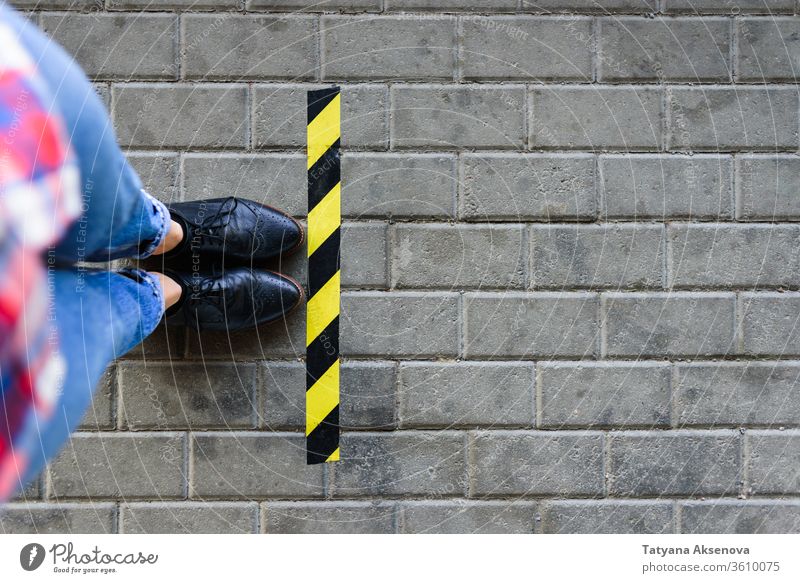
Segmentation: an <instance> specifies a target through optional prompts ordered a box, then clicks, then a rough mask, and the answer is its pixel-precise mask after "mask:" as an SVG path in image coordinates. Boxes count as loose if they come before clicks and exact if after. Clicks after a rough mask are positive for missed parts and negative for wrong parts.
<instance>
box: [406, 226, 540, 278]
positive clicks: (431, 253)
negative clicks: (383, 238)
mask: <svg viewBox="0 0 800 583" xmlns="http://www.w3.org/2000/svg"><path fill="white" fill-rule="evenodd" d="M526 261H527V242H526V240H525V232H524V228H523V226H522V225H503V226H484V225H481V226H478V225H453V224H429V225H397V227H395V229H394V236H393V242H392V261H391V265H392V286H394V287H397V288H428V287H432V288H444V289H457V288H465V287H466V288H478V289H482V288H488V289H498V288H499V289H520V288H523V287H524V285H525V263H526Z"/></svg>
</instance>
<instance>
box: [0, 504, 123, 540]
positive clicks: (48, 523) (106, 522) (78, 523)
mask: <svg viewBox="0 0 800 583" xmlns="http://www.w3.org/2000/svg"><path fill="white" fill-rule="evenodd" d="M115 512H116V509H115V507H114V504H112V503H109V502H92V503H89V504H85V503H64V502H61V503H58V504H51V503H46V502H42V503H30V502H26V503H8V504H3V507H2V508H1V509H0V532H2V533H3V534H101V533H102V534H110V533H112V532H114V514H115Z"/></svg>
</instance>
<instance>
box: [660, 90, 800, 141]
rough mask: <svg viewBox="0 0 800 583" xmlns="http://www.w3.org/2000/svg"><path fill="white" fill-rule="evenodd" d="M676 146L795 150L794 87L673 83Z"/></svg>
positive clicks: (671, 120) (671, 97)
mask: <svg viewBox="0 0 800 583" xmlns="http://www.w3.org/2000/svg"><path fill="white" fill-rule="evenodd" d="M667 101H668V109H669V111H668V120H669V122H668V123H669V131H668V133H669V136H668V147H669V148H671V149H696V150H712V151H735V150H767V151H770V150H772V151H774V150H783V149H789V150H795V149H797V145H798V138H797V124H798V121H797V120H798V106H797V91H796V90H795V89H793V88H785V87H784V88H775V87H771V88H766V89H765V88H761V87H735V88H732V87H703V88H699V87H696V88H667Z"/></svg>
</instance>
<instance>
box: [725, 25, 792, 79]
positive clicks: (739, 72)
mask: <svg viewBox="0 0 800 583" xmlns="http://www.w3.org/2000/svg"><path fill="white" fill-rule="evenodd" d="M736 34H737V47H738V50H737V52H736V56H737V59H738V60H737V63H736V77H737V79H738V80H739V81H753V82H756V83H761V82H764V81H765V80H770V79H773V80H779V81H783V80H785V81H790V82H794V81H795V79H796V78H797V75H798V72H800V23H799V22H798V21H797V19H795V18H790V17H786V18H774V17H771V18H770V17H767V18H744V19H740V20H738V21H737V23H736Z"/></svg>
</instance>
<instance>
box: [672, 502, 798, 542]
mask: <svg viewBox="0 0 800 583" xmlns="http://www.w3.org/2000/svg"><path fill="white" fill-rule="evenodd" d="M681 532H684V533H714V534H784V533H787V534H788V533H798V532H800V504H798V503H797V502H792V501H788V500H787V501H781V500H766V501H761V500H747V501H744V500H707V501H705V502H686V503H684V504H682V505H681Z"/></svg>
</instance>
